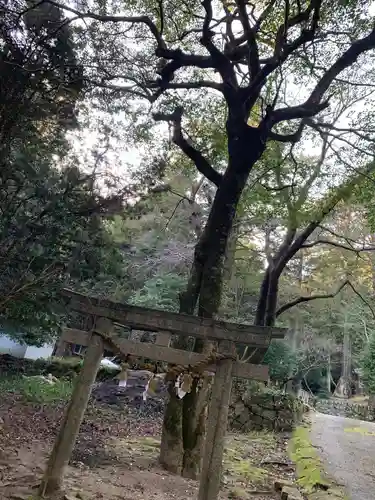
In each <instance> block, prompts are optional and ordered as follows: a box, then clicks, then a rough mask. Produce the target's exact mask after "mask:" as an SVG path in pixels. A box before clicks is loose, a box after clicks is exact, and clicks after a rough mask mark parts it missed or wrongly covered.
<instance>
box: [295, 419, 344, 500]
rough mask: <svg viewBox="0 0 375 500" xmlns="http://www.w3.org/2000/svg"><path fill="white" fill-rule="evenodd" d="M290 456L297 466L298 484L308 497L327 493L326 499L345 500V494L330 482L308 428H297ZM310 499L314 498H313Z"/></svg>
mask: <svg viewBox="0 0 375 500" xmlns="http://www.w3.org/2000/svg"><path fill="white" fill-rule="evenodd" d="M289 454H290V457H291V459H292V460H293V462H294V463H295V464H296V472H297V477H298V479H297V482H298V484H299V485H300V486H301V487H302V488H303V490H304V491H305V493H306V494H307V495H309V494H313V495H316V494H317V493H319V494H320V493H321V494H322V495H323V492H325V493H324V494H325V497H324V498H326V497H331V498H337V499H345V498H346V496H345V492H344V491H343V490H342V488H340V487H339V486H338V485H335V484H334V483H333V481H332V480H330V479H329V478H328V477H327V476H326V474H325V472H324V468H323V465H322V462H321V460H320V458H319V456H318V454H317V452H316V449H315V448H314V447H313V445H312V444H311V440H310V430H309V429H308V428H307V427H297V429H296V430H295V431H294V432H293V435H292V439H291V440H290V443H289ZM309 498H314V497H313V496H311V497H309Z"/></svg>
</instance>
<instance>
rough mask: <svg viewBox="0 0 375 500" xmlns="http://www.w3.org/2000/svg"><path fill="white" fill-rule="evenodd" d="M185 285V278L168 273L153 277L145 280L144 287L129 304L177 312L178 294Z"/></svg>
mask: <svg viewBox="0 0 375 500" xmlns="http://www.w3.org/2000/svg"><path fill="white" fill-rule="evenodd" d="M185 285H186V281H185V278H184V277H183V276H179V275H177V274H173V273H168V274H165V275H163V276H155V277H153V278H150V279H149V280H147V281H146V282H145V284H144V286H143V287H142V288H141V289H140V290H138V291H137V292H136V293H135V294H134V295H133V296H132V297H131V298H130V301H129V302H130V303H131V304H134V305H137V306H141V307H149V308H154V309H162V310H165V311H176V312H177V311H178V307H179V302H178V296H179V293H180V292H181V291H182V290H183V289H184V286H185Z"/></svg>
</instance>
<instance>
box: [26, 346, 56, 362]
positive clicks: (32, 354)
mask: <svg viewBox="0 0 375 500" xmlns="http://www.w3.org/2000/svg"><path fill="white" fill-rule="evenodd" d="M53 348H54V345H48V344H45V345H43V346H42V347H35V346H33V345H29V346H27V348H26V352H25V355H24V357H25V358H27V359H39V358H44V359H46V358H49V357H51V356H52V351H53Z"/></svg>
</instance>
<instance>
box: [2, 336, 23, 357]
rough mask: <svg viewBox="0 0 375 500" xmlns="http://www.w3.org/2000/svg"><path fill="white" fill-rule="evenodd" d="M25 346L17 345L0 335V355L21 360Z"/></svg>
mask: <svg viewBox="0 0 375 500" xmlns="http://www.w3.org/2000/svg"><path fill="white" fill-rule="evenodd" d="M26 349H27V346H26V345H22V344H18V342H15V341H14V340H12V339H10V338H9V337H7V336H6V335H1V334H0V354H10V355H11V356H15V357H16V358H23V357H24V356H25V352H26Z"/></svg>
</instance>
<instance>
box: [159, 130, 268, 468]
mask: <svg viewBox="0 0 375 500" xmlns="http://www.w3.org/2000/svg"><path fill="white" fill-rule="evenodd" d="M234 132H235V133H234V134H233V131H232V130H231V129H230V124H228V151H229V165H228V168H227V170H226V172H225V174H224V176H223V179H222V183H221V185H220V186H219V187H218V189H217V191H216V195H215V199H214V202H213V205H212V209H211V212H210V214H209V217H208V221H207V224H206V227H205V228H204V231H203V233H202V235H201V237H200V239H199V242H198V243H197V246H196V249H195V253H194V262H193V265H192V270H191V276H190V280H189V284H188V287H187V290H186V292H184V293H183V294H182V296H181V300H180V312H181V313H185V314H193V313H194V311H195V307H196V305H197V303H198V300H199V307H198V314H199V316H202V317H208V318H211V317H213V316H214V315H215V314H217V312H218V310H219V306H220V300H221V294H222V283H223V269H224V259H225V254H226V249H227V245H228V239H229V236H230V234H231V231H232V226H233V221H234V218H235V214H236V209H237V206H238V202H239V199H240V196H241V194H242V192H243V190H244V187H245V185H246V181H247V178H248V176H249V173H250V171H251V168H252V166H253V165H254V164H255V162H256V161H257V160H258V158H259V156H260V155H261V154H262V152H263V151H264V148H265V142H264V141H263V140H262V139H261V137H260V135H259V131H258V130H256V129H251V128H249V127H248V126H247V125H246V124H245V123H243V124H242V123H241V124H240V125H239V126H238V127H237V129H236V130H235V131H234ZM180 346H181V345H180ZM210 347H211V346H210V344H205V343H203V342H198V341H197V342H195V351H198V352H202V351H204V350H206V349H207V350H209V349H210ZM195 384H198V390H195V388H193V390H192V391H191V393H190V394H187V395H186V396H185V397H184V399H183V400H182V401H181V400H179V399H178V398H177V396H176V395H175V392H174V390H173V388H170V399H169V403H168V405H167V408H166V411H165V415H164V422H163V433H162V444H161V454H160V460H161V463H162V465H163V466H164V467H165V468H166V469H167V470H170V471H172V472H175V473H182V475H184V476H186V477H191V478H196V477H197V475H198V473H199V472H200V468H201V458H202V451H203V450H202V446H203V441H204V436H205V427H206V413H207V401H208V395H209V394H208V393H209V383H208V381H207V380H205V379H203V380H200V381H196V382H195Z"/></svg>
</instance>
